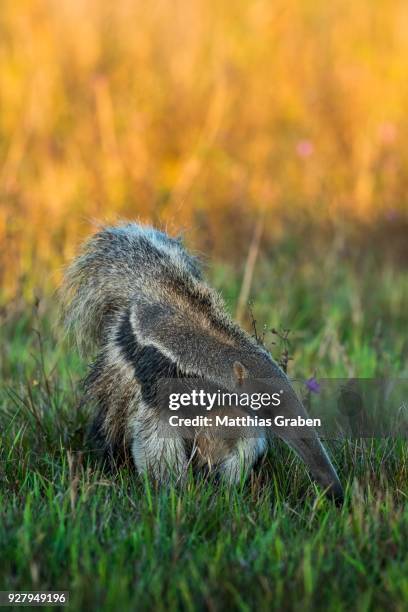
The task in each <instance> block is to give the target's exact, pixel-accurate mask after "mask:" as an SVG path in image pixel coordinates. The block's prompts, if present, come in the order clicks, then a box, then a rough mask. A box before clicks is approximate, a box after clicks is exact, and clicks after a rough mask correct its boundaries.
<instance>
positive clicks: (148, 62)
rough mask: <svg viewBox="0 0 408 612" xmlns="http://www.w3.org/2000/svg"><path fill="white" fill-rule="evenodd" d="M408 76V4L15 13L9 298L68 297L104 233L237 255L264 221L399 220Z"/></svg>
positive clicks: (84, 1) (6, 5)
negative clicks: (67, 276) (117, 227)
mask: <svg viewBox="0 0 408 612" xmlns="http://www.w3.org/2000/svg"><path fill="white" fill-rule="evenodd" d="M407 60H408V4H407V2H405V0H376V1H375V2H373V1H372V0H362V1H360V2H355V3H353V2H350V1H348V0H332V1H331V2H325V1H323V0H275V1H274V2H270V1H269V0H234V1H233V2H231V1H230V0H176V1H173V2H169V1H165V0H154V1H152V2H142V1H140V0H136V1H135V0H115V2H110V1H108V0H105V1H101V0H3V2H2V6H1V11H0V107H1V112H0V240H1V243H2V245H3V247H4V248H2V253H1V264H0V265H1V271H2V276H3V282H4V286H5V287H7V288H8V290H9V291H12V290H13V288H15V286H16V284H17V283H18V282H21V279H22V278H23V279H24V278H27V277H29V278H30V279H31V280H32V281H33V282H34V280H33V279H35V280H37V281H38V280H41V282H50V283H54V282H55V281H56V280H57V279H58V274H59V273H58V270H59V267H60V266H61V264H62V262H63V261H65V260H66V259H67V258H69V257H70V256H71V255H72V253H73V249H74V247H75V245H76V243H77V242H78V240H79V239H80V238H81V237H82V236H83V235H84V234H86V233H87V232H88V231H89V221H90V219H92V218H98V219H101V218H103V219H115V218H117V217H120V216H132V217H134V216H140V217H142V218H143V219H146V220H150V221H153V222H159V223H164V224H167V225H168V227H169V228H170V230H173V229H176V228H177V229H178V228H180V227H184V228H188V229H191V231H192V232H193V235H194V234H195V244H197V245H201V247H202V248H205V249H206V250H207V249H208V250H214V251H215V252H216V253H219V254H223V255H225V254H226V253H227V251H232V252H234V249H237V248H241V247H242V245H243V244H245V240H246V241H247V242H248V241H249V239H250V234H248V231H252V228H253V227H254V226H255V225H256V220H257V218H258V216H259V215H260V214H262V215H264V217H265V224H266V231H265V232H264V235H268V236H270V235H273V234H274V233H275V232H278V231H279V227H280V225H281V223H282V219H286V220H287V219H288V218H289V219H292V218H293V219H296V218H299V217H301V215H302V214H308V215H309V216H310V215H311V216H312V218H313V219H314V220H315V221H316V222H318V221H319V220H322V221H324V220H326V219H331V220H334V222H335V223H337V224H340V223H341V222H342V219H344V218H345V217H348V218H350V217H351V218H353V219H355V220H356V222H359V223H360V222H361V221H363V222H367V223H372V222H373V221H378V220H380V222H381V220H382V219H384V223H386V222H387V220H390V219H395V218H400V217H401V216H403V215H404V214H405V212H406V210H407V193H408V189H407V188H408V138H407V135H408V113H407V108H408V61H407ZM45 270H47V271H49V272H50V275H49V276H46V277H45V276H44V271H45ZM47 274H48V272H47Z"/></svg>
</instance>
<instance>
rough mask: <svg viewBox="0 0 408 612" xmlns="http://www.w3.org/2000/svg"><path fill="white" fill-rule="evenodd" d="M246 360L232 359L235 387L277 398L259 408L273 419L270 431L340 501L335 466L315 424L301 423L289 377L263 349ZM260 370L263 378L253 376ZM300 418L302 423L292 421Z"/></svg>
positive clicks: (300, 410)
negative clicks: (286, 445) (244, 362)
mask: <svg viewBox="0 0 408 612" xmlns="http://www.w3.org/2000/svg"><path fill="white" fill-rule="evenodd" d="M262 353H263V354H262ZM247 363H248V365H244V364H243V363H241V361H235V362H234V364H233V384H234V386H235V388H236V390H237V391H241V392H246V393H255V392H256V393H258V394H260V393H267V394H268V395H269V396H271V395H274V397H275V398H277V401H276V402H275V405H268V406H265V407H263V408H262V410H261V412H262V416H263V417H267V418H270V419H271V420H272V423H273V425H272V427H271V429H270V433H271V434H272V435H276V436H278V437H279V438H281V439H282V440H283V441H284V442H285V443H286V444H288V445H289V446H290V447H291V448H292V449H293V450H294V451H295V452H296V453H297V454H298V455H299V457H300V458H301V459H302V461H303V462H304V463H305V465H306V466H307V467H308V469H309V470H310V473H311V474H312V476H313V478H314V479H315V480H316V481H317V483H318V484H319V485H321V486H322V487H323V488H324V489H325V490H326V494H327V496H328V497H329V498H331V499H332V500H334V501H335V503H336V504H337V505H341V504H342V503H343V500H344V493H343V488H342V486H341V483H340V480H339V478H338V476H337V473H336V470H335V469H334V467H333V465H332V463H331V461H330V459H329V456H328V454H327V452H326V450H325V448H324V447H323V445H322V443H321V442H320V440H319V437H318V435H317V433H316V430H315V429H314V427H313V426H308V425H306V424H304V423H305V422H307V420H308V418H309V417H308V414H307V412H306V410H305V408H304V406H303V405H302V403H301V401H300V400H299V398H298V397H297V394H296V393H295V391H294V389H293V387H292V385H291V384H290V382H289V379H288V377H287V376H286V374H285V373H284V372H283V371H282V370H281V368H279V366H278V365H277V364H276V363H275V362H274V361H273V360H272V358H271V357H270V356H269V355H267V354H266V353H264V352H263V351H261V352H260V354H258V355H255V356H254V355H253V354H252V355H251V356H250V357H249V358H247ZM251 370H252V372H251ZM259 372H261V373H262V378H255V376H254V375H257V374H258V375H259ZM260 416H261V415H260ZM277 417H279V418H277ZM282 417H283V418H282ZM301 419H303V421H301V422H302V423H303V424H302V426H301V427H296V426H294V425H293V423H294V422H299V421H300V420H301Z"/></svg>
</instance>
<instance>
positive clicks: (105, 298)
mask: <svg viewBox="0 0 408 612" xmlns="http://www.w3.org/2000/svg"><path fill="white" fill-rule="evenodd" d="M62 296H63V312H64V319H65V324H66V327H67V329H68V331H72V332H74V334H75V337H76V339H77V343H78V346H79V347H80V349H81V350H82V351H83V352H85V353H87V354H89V353H96V358H95V361H94V362H93V364H92V366H91V369H90V372H89V374H88V376H87V378H86V380H85V394H84V401H86V402H90V403H91V404H93V405H94V406H95V421H94V432H95V435H97V437H98V438H99V440H100V441H101V442H102V444H103V447H104V448H105V450H106V451H108V453H109V454H110V455H111V456H112V457H113V458H114V459H118V458H119V457H120V456H121V455H122V454H123V453H126V452H127V451H130V453H131V455H132V457H133V460H134V463H135V465H136V468H137V469H138V471H139V472H141V473H143V472H145V471H148V472H149V473H151V474H153V476H154V477H155V478H157V479H158V480H161V481H162V480H166V479H167V478H168V477H169V475H170V474H176V475H178V476H179V477H182V476H183V474H185V472H186V469H187V467H188V465H189V464H190V462H192V463H193V465H194V466H196V467H199V468H203V467H204V466H207V467H209V468H210V469H214V470H217V472H219V473H220V474H222V475H223V476H224V477H226V478H227V479H228V480H229V481H230V482H236V481H238V480H239V478H240V477H241V475H242V471H243V470H244V471H246V472H248V471H249V470H250V469H251V468H252V466H253V465H254V463H255V461H256V459H257V458H258V457H259V456H260V455H261V454H263V453H264V452H265V449H266V447H267V443H268V441H269V438H268V436H267V435H266V434H265V435H264V436H260V437H259V436H258V437H255V436H254V437H251V436H250V435H248V432H242V435H240V436H239V437H237V438H236V439H227V438H226V439H220V438H217V439H215V438H214V437H212V436H211V435H204V436H203V435H201V433H199V432H197V438H196V440H195V441H194V444H191V443H190V442H189V441H187V440H185V439H183V437H182V435H181V434H179V435H178V436H177V435H175V434H174V430H173V431H172V432H171V435H169V431H168V430H169V428H170V426H169V425H168V424H167V425H166V422H165V421H164V420H163V419H161V418H160V413H159V412H160V409H159V407H158V406H157V405H155V402H154V399H152V398H153V396H152V395H151V394H150V393H149V389H150V387H151V385H152V384H153V383H155V382H156V380H157V379H159V378H172V377H191V376H192V377H199V378H201V379H204V381H207V382H210V383H213V384H216V385H218V386H219V387H222V388H226V389H228V390H236V389H237V388H238V387H239V386H240V385H241V384H242V379H243V378H245V379H263V380H272V379H273V380H274V381H275V382H276V380H279V384H280V386H281V387H282V389H283V390H284V392H285V401H284V404H283V406H282V408H283V409H284V410H285V414H287V415H288V416H289V417H291V416H297V415H305V414H306V413H305V411H304V409H303V406H302V405H301V403H300V402H299V400H298V399H297V397H296V394H295V393H294V391H293V389H292V387H291V385H290V383H289V380H288V378H287V377H286V375H285V374H284V372H283V371H282V370H281V369H280V368H279V367H278V365H277V364H276V363H275V362H274V361H273V359H272V357H271V356H270V354H269V353H268V352H267V351H266V350H265V349H264V348H263V347H262V346H260V345H259V344H257V343H256V342H255V340H254V339H253V338H252V337H251V336H249V335H248V334H247V333H246V332H245V331H244V330H243V329H241V328H240V327H239V326H238V325H237V324H236V323H235V322H233V321H232V320H231V318H230V317H229V315H228V314H227V313H226V310H225V307H224V303H223V301H222V299H221V297H220V296H219V294H218V293H217V292H216V291H215V290H214V289H212V288H210V287H209V286H208V285H207V283H206V282H205V280H204V279H203V277H202V272H201V268H200V265H199V262H198V261H197V259H196V258H195V257H192V256H191V255H190V254H188V253H187V252H186V250H185V249H184V247H183V245H182V242H181V241H180V240H178V239H173V238H171V237H169V236H168V235H167V234H165V233H163V232H161V231H158V230H157V229H154V228H152V227H147V226H143V225H140V224H137V223H127V224H121V225H118V226H116V227H106V228H103V229H102V230H101V231H99V232H98V233H97V234H96V235H94V236H93V237H91V238H90V240H88V241H87V242H86V243H85V245H84V246H83V248H82V252H81V253H80V254H79V256H78V257H77V259H76V260H74V262H73V263H72V264H71V266H70V267H69V268H68V269H67V271H66V274H65V280H64V284H63V287H62ZM275 390H276V388H275ZM279 435H280V436H281V437H282V438H283V439H285V441H286V442H287V443H288V444H289V445H290V446H291V447H292V448H293V449H294V450H295V451H296V452H297V453H298V454H299V455H300V456H301V458H302V459H303V460H304V462H305V463H306V465H307V466H308V467H309V468H310V470H311V472H312V474H313V475H314V477H315V478H316V480H317V481H318V482H319V483H320V484H321V485H322V486H323V487H325V488H326V489H327V490H328V492H329V494H330V495H331V496H332V497H334V498H335V499H336V500H340V499H341V498H342V489H341V485H340V482H339V480H338V478H337V475H336V473H335V470H334V468H333V466H332V465H331V463H330V460H329V458H328V456H327V454H326V452H325V450H324V448H323V446H322V445H321V443H320V441H319V440H318V438H317V435H315V434H314V435H313V436H312V437H310V438H308V439H295V438H293V439H292V438H291V436H290V435H289V432H288V431H286V430H285V428H284V431H280V432H279Z"/></svg>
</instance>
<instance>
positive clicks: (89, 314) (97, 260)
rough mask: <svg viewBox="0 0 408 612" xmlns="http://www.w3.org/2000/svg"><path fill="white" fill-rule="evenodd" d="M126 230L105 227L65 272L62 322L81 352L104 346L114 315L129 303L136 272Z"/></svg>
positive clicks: (86, 243) (93, 237)
mask: <svg viewBox="0 0 408 612" xmlns="http://www.w3.org/2000/svg"><path fill="white" fill-rule="evenodd" d="M125 227H126V226H122V227H120V226H119V227H117V228H104V229H102V230H101V231H99V232H98V233H97V234H95V235H94V236H92V237H91V238H90V239H89V240H87V242H85V244H84V245H83V246H82V248H81V251H80V253H79V255H78V257H77V258H76V259H75V260H74V261H73V262H72V263H71V264H70V266H69V267H68V268H67V269H66V271H65V275H64V281H63V284H62V287H61V290H60V295H61V301H62V317H63V322H64V325H65V328H66V330H67V332H68V333H70V334H72V335H73V336H74V337H75V339H76V341H77V344H78V346H79V348H80V350H81V352H82V353H87V352H88V351H90V350H92V349H93V348H94V347H95V346H98V345H99V344H100V343H101V341H102V339H103V337H104V335H105V332H106V328H107V326H108V325H109V322H110V321H111V320H112V319H113V318H114V316H115V313H118V312H120V311H122V310H123V309H124V308H126V307H127V305H128V303H129V299H130V295H131V292H132V277H133V275H134V274H135V270H134V269H132V267H131V266H130V261H129V254H130V250H129V246H130V245H129V237H130V235H131V232H130V231H129V227H128V228H127V229H125ZM134 227H137V226H134Z"/></svg>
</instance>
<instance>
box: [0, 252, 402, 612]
mask: <svg viewBox="0 0 408 612" xmlns="http://www.w3.org/2000/svg"><path fill="white" fill-rule="evenodd" d="M288 262H292V263H290V264H289V263H288ZM213 280H214V282H215V284H216V285H217V286H218V287H219V288H220V289H222V291H223V293H224V295H225V297H226V300H227V303H228V305H229V306H230V308H233V305H234V304H235V302H236V297H237V291H238V287H239V275H238V274H236V273H235V272H234V271H233V270H230V269H227V268H225V267H223V268H218V269H216V270H215V271H214V273H213ZM407 288H408V283H407V278H406V276H405V275H404V273H403V272H402V271H399V270H398V269H396V268H395V267H391V266H390V265H387V264H384V265H378V264H375V263H374V262H372V263H371V264H370V262H368V263H366V264H364V266H363V265H362V264H360V263H357V264H353V263H352V262H350V261H343V262H341V261H340V259H339V260H334V259H333V258H332V259H330V258H327V259H325V260H324V261H315V262H314V265H312V264H311V263H310V262H309V263H307V262H302V258H301V257H300V258H299V257H289V254H288V253H285V252H283V253H282V254H281V255H280V256H279V257H277V258H274V260H273V261H272V263H271V262H270V261H260V262H259V265H258V273H257V278H256V280H255V283H254V286H253V296H254V297H253V311H254V316H255V318H256V319H257V325H258V328H259V329H262V327H263V325H265V326H266V328H270V327H272V326H274V327H276V328H279V329H281V328H283V327H289V328H291V330H292V331H291V334H290V339H291V344H290V354H291V356H292V357H293V360H292V361H290V374H291V375H293V376H295V375H296V376H302V377H308V376H311V375H313V374H316V375H317V376H321V377H329V376H332V377H345V376H362V377H363V376H365V377H371V376H395V377H397V376H399V377H404V376H405V377H406V376H407V373H408V367H407V355H406V348H407V345H406V329H407V322H408V321H407V318H408V317H407V308H406V297H407ZM1 316H2V330H1V346H0V358H1V375H2V381H3V385H2V389H1V398H0V401H1V404H0V435H1V448H0V518H1V520H0V590H1V589H2V590H12V589H14V590H21V589H37V590H38V589H49V590H50V589H64V590H69V591H70V597H71V608H72V609H75V610H77V609H98V610H116V609H121V610H134V609H139V610H144V609H146V610H149V609H156V610H169V609H171V610H173V609H186V610H200V609H209V610H221V609H237V610H252V609H260V610H282V609H303V610H312V609H313V610H343V609H344V610H349V609H353V610H359V611H360V610H374V609H390V608H391V609H396V610H406V609H407V607H408V556H407V542H408V444H407V442H406V441H405V440H375V441H371V440H345V441H341V442H336V444H332V445H331V447H330V450H331V453H332V456H333V458H334V462H335V464H336V466H337V468H338V470H339V474H340V477H341V479H342V481H343V483H344V484H345V486H346V503H345V505H344V506H343V508H341V509H337V508H335V507H334V506H333V505H332V504H331V503H330V502H328V501H327V500H326V499H325V498H323V497H322V493H321V491H320V490H319V489H318V488H317V487H316V486H315V485H314V484H313V483H312V482H311V480H310V478H309V476H308V474H307V472H306V470H305V468H304V467H303V465H302V464H301V463H300V462H299V461H298V460H297V458H296V457H295V456H294V455H293V454H292V453H291V452H290V451H289V450H288V449H287V448H286V447H285V446H284V445H283V444H280V443H279V444H277V445H276V447H275V448H273V449H271V451H270V452H269V454H268V456H267V457H266V458H265V460H264V462H263V463H262V465H261V467H260V468H259V470H257V471H256V472H255V473H253V474H252V476H251V479H250V480H249V481H248V482H246V483H242V484H241V485H240V486H238V487H237V488H234V489H229V488H227V487H225V486H220V485H218V484H217V483H216V482H214V481H213V480H211V479H206V480H201V481H200V480H194V479H193V477H192V476H190V477H189V479H188V481H187V482H186V483H185V484H184V485H183V486H182V487H181V486H180V487H179V488H174V487H173V486H169V487H167V488H164V489H161V490H158V489H156V488H155V487H154V486H153V485H152V484H151V483H149V482H148V481H147V480H144V479H141V478H139V477H138V476H137V475H136V474H135V473H134V472H133V471H132V470H131V468H125V469H123V470H122V471H121V472H120V473H118V474H113V475H112V474H107V473H106V472H104V471H103V470H102V469H101V467H100V466H99V465H98V463H97V461H96V459H95V458H94V456H93V454H92V452H89V451H85V450H84V448H85V447H84V432H85V429H86V422H87V419H88V415H87V414H86V412H85V411H84V410H80V409H79V407H78V402H79V391H78V380H79V378H80V377H81V376H82V375H83V374H84V372H85V368H86V365H85V363H83V362H81V361H80V359H79V358H78V356H77V355H76V352H75V350H73V349H70V348H68V347H67V346H66V345H65V344H60V343H59V342H58V340H57V338H58V330H56V329H54V328H52V325H51V321H52V320H54V318H55V307H54V305H53V300H52V298H47V299H40V301H39V304H37V306H32V305H30V304H27V303H26V302H23V301H21V300H15V301H14V302H13V303H9V304H7V305H6V306H5V308H4V310H3V311H2V315H1ZM272 341H274V336H273V335H272V334H270V333H267V335H266V342H267V343H268V342H270V343H271V342H272ZM275 341H276V338H275ZM281 349H282V347H281V346H280V345H279V343H278V344H271V350H272V352H273V354H274V355H275V356H276V357H279V354H280V351H281Z"/></svg>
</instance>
